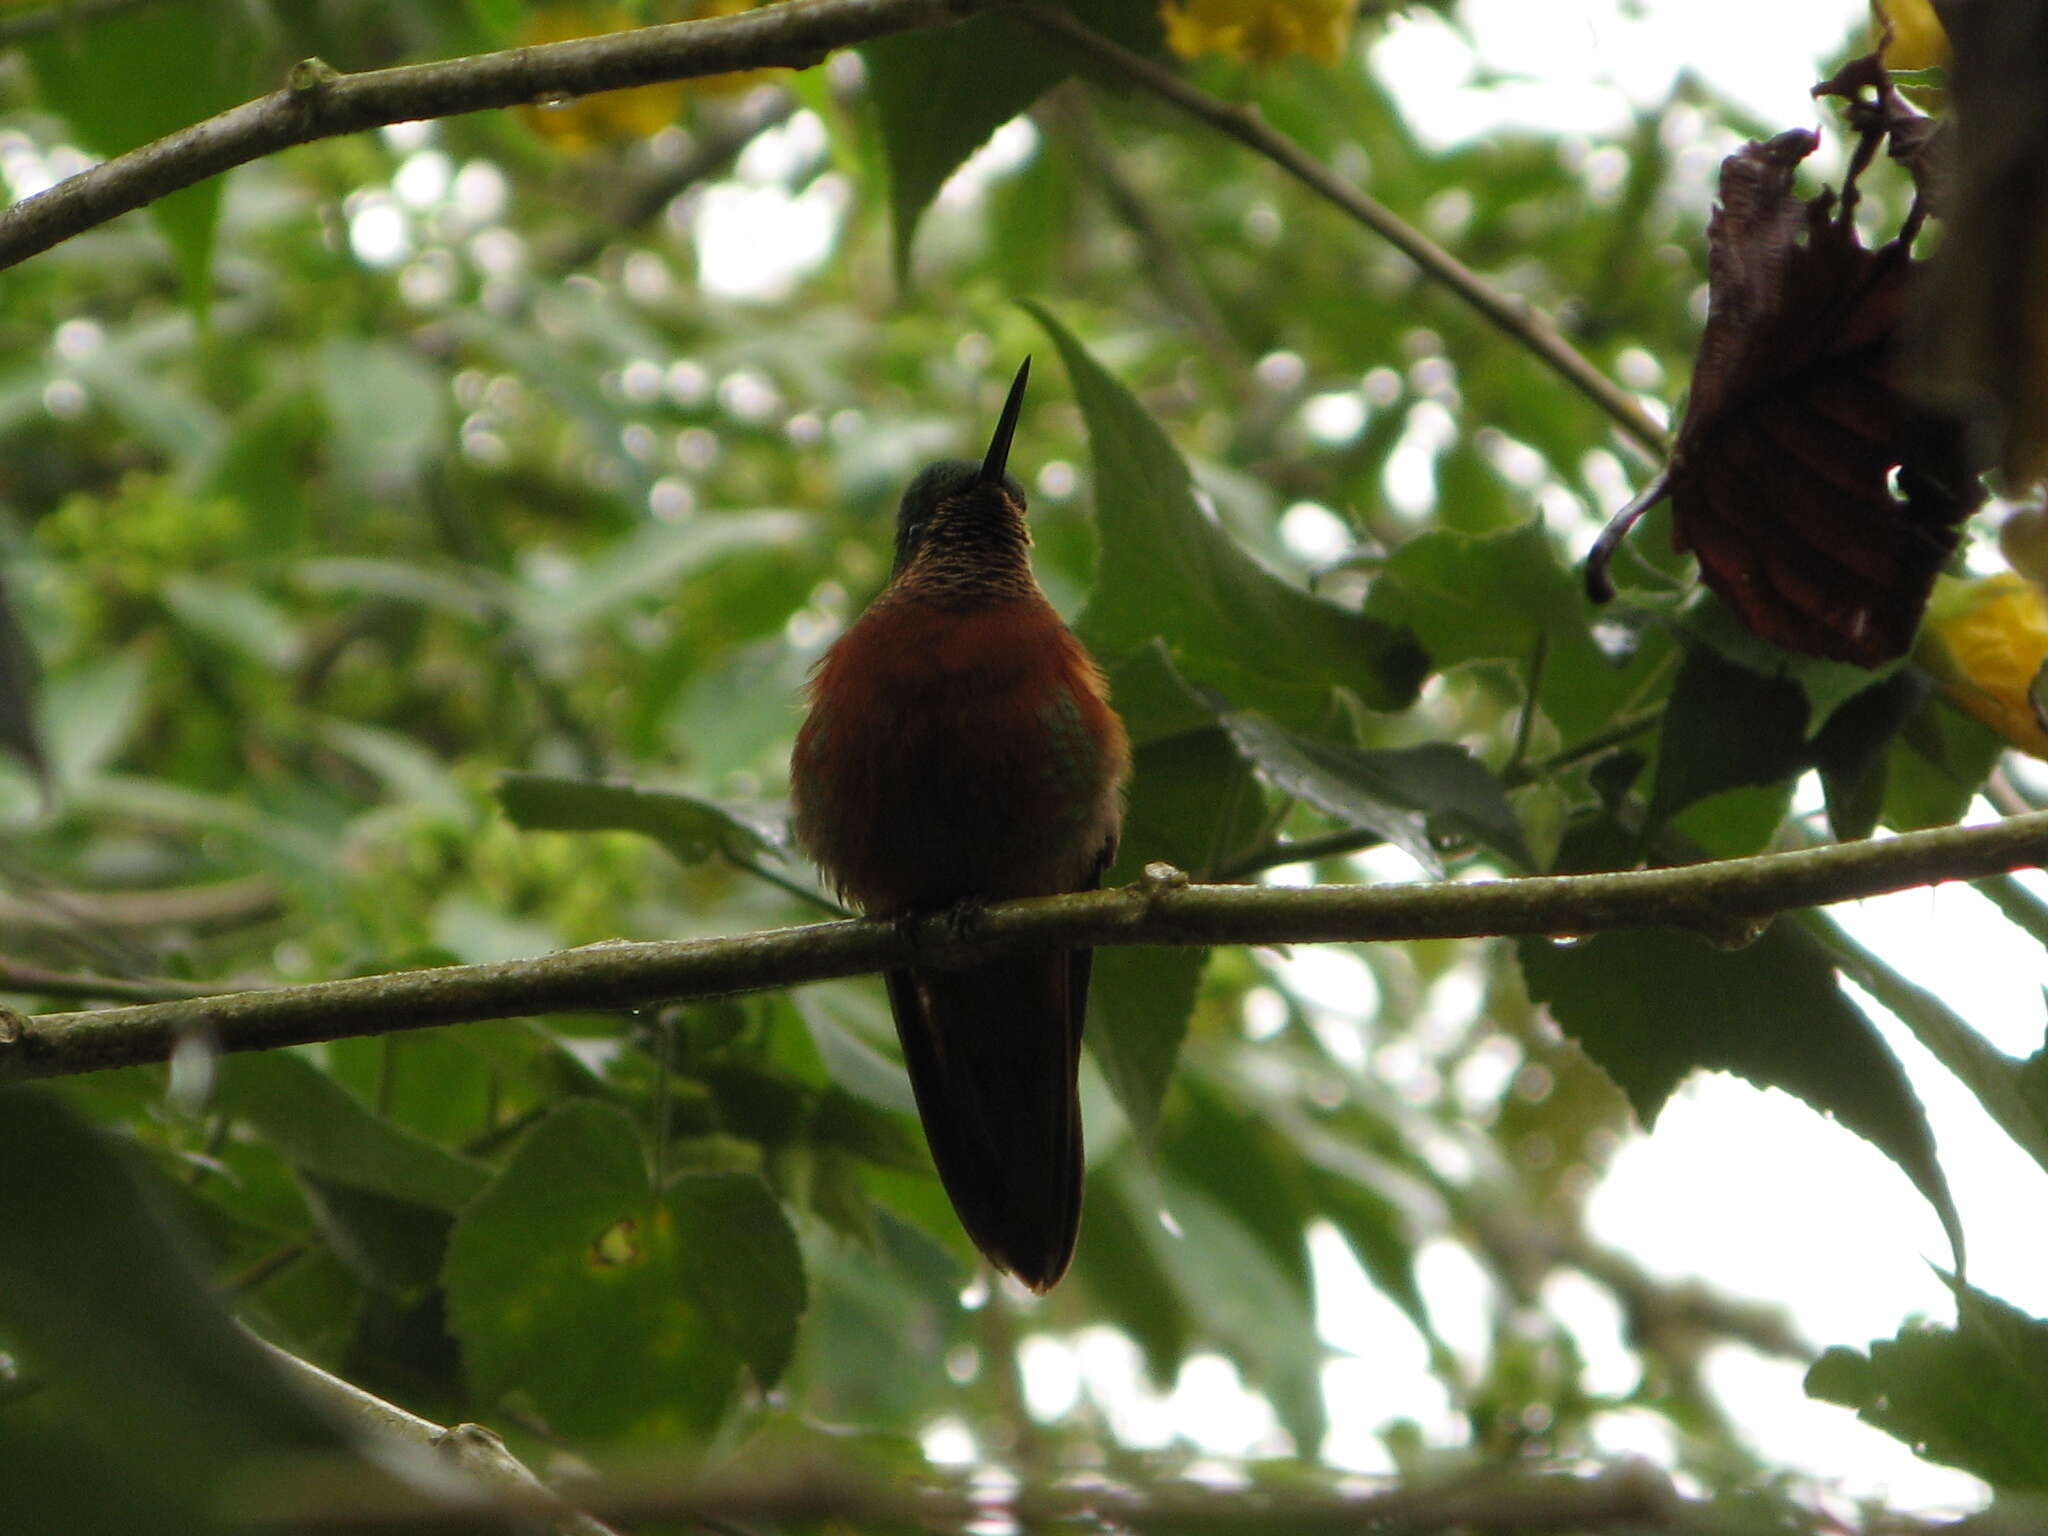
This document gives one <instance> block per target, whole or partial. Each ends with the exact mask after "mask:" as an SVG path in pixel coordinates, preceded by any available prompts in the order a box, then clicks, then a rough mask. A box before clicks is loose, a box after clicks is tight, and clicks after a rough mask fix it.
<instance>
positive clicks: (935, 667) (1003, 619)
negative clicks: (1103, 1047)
mask: <svg viewBox="0 0 2048 1536" xmlns="http://www.w3.org/2000/svg"><path fill="white" fill-rule="evenodd" d="M1030 374H1031V359H1030V358H1028V357H1027V358H1026V359H1025V360H1024V365H1023V366H1022V367H1021V368H1019V369H1018V370H1017V377H1016V379H1015V381H1014V382H1013V383H1012V384H1011V385H1010V393H1009V397H1008V399H1007V400H1006V401H1005V402H1004V405H1003V413H1002V416H1001V418H1000V419H999V420H998V422H997V423H996V430H995V435H994V436H993V437H992V438H991V439H990V441H989V445H988V452H987V453H986V454H985V455H983V457H982V459H981V462H980V463H978V464H977V463H975V462H973V461H971V460H965V459H946V460H941V461H940V462H938V463H936V464H932V465H929V466H927V467H926V468H925V469H924V471H923V472H922V473H920V474H919V475H918V476H917V478H916V479H915V480H913V481H911V483H910V487H909V489H908V490H906V491H905V492H904V493H903V501H902V504H901V506H900V507H899V508H898V510H897V514H896V559H895V566H894V569H893V571H892V572H891V574H890V577H889V582H888V585H887V586H886V587H884V588H883V589H882V591H881V593H880V594H879V595H878V596H877V597H876V598H875V599H874V601H873V602H872V603H870V604H869V605H868V608H867V611H866V612H864V613H863V614H862V615H861V616H860V618H859V619H858V620H856V621H855V622H854V624H853V625H852V627H850V628H849V629H848V630H847V631H846V632H845V634H843V635H841V636H840V637H839V639H838V640H837V641H836V642H835V643H834V644H833V646H832V647H831V649H830V650H828V651H827V652H826V653H825V655H824V657H823V658H822V659H821V660H820V661H819V663H818V666H817V668H816V670H815V671H814V672H813V673H812V675H811V680H810V686H809V700H810V710H809V713H808V715H807V716H806V718H805V720H804V723H803V727H802V729H801V730H799V731H798V733H797V738H796V747H795V750H794V752H793V753H792V755H791V758H790V798H791V801H792V804H793V808H794V826H795V832H796V837H797V841H798V843H799V844H800V845H801V846H802V847H803V848H804V849H805V850H806V851H807V852H808V853H809V854H810V856H811V857H812V858H813V859H814V860H815V861H816V862H817V864H818V867H819V868H820V870H821V871H823V873H824V875H825V877H826V879H827V881H828V882H829V883H830V884H831V885H832V886H834V887H835V888H836V889H837V890H838V891H839V893H840V894H841V895H842V896H843V897H845V898H846V899H847V900H848V901H850V902H852V903H853V905H855V906H856V907H858V908H859V909H860V910H861V911H862V912H864V913H866V914H867V915H869V916H871V917H881V918H891V919H898V920H901V919H908V918H914V917H918V916H924V915H929V914H934V913H940V912H946V911H949V910H951V911H960V912H970V911H972V910H973V909H974V908H975V907H978V906H979V905H981V904H983V903H986V902H992V901H1005V900H1009V899H1011V898H1014V897H1022V896H1050V895H1055V894H1058V893H1060V892H1063V891H1082V890H1092V889H1094V888H1095V887H1096V886H1098V885H1099V884H1101V881H1102V874H1103V871H1104V870H1105V869H1107V868H1108V867H1109V865H1110V862H1111V861H1112V860H1113V859H1114V858H1115V857H1116V847H1117V837H1118V833H1119V830H1120V828H1121V826H1122V822H1123V810H1124V784H1125V781H1126V780H1127V779H1128V777H1129V775H1130V762H1131V754H1130V744H1129V741H1128V739H1127V737H1126V736H1125V733H1124V726H1123V722H1122V720H1120V719H1119V718H1118V717H1117V714H1116V712H1115V711H1114V710H1113V709H1111V707H1110V703H1109V689H1108V685H1107V682H1106V681H1105V679H1104V677H1103V674H1102V670H1101V668H1100V667H1098V666H1097V665H1096V664H1095V661H1094V659H1093V658H1092V657H1090V656H1089V654H1088V652H1087V650H1086V649H1085V648H1084V647H1083V646H1082V644H1081V642H1080V641H1079V640H1078V639H1077V638H1076V637H1075V636H1074V633H1073V631H1071V630H1070V629H1068V628H1067V626H1066V625H1065V624H1064V623H1062V622H1061V620H1060V616H1059V614H1058V613H1056V612H1055V611H1054V610H1053V606H1052V604H1051V603H1049V602H1047V601H1046V598H1045V594H1044V593H1043V592H1042V591H1040V590H1039V586H1038V582H1037V580H1036V578H1034V577H1033V575H1032V573H1031V561H1030V555H1029V551H1030V547H1031V530H1030V527H1029V525H1028V524H1027V523H1026V521H1025V498H1024V488H1023V486H1021V485H1020V484H1018V482H1017V481H1016V479H1015V478H1014V477H1012V476H1011V475H1010V474H1009V473H1008V472H1007V465H1008V463H1009V457H1010V443H1011V440H1012V438H1014V437H1015V435H1016V431H1017V421H1018V417H1019V416H1020V415H1021V414H1022V412H1023V408H1024V387H1025V381H1026V380H1027V379H1028V378H1029V377H1030ZM1092 958H1093V956H1092V952H1091V951H1089V950H1085V949H1078V950H1061V951H1055V952H1051V953H1043V952H1041V953H1037V954H1027V955H1013V956H1007V957H1005V958H1003V959H1000V960H991V961H987V962H985V963H982V964H977V965H972V966H967V967H964V968H959V969H943V970H942V969H937V968H931V969H920V968H914V967H906V968H900V969H896V970H891V971H890V972H889V973H888V974H887V977H886V981H887V984H888V991H889V1007H890V1011H891V1013H892V1014H893V1015H894V1016H895V1020H896V1035H897V1039H898V1040H899V1041H901V1043H902V1047H903V1060H904V1065H905V1067H906V1068H907V1069H908V1071H909V1074H910V1084H911V1088H912V1090H913V1092H914V1093H915V1095H916V1099H917V1111H918V1117H919V1118H920V1119H921V1120H922V1121H923V1122H924V1131H925V1139H926V1140H927V1141H928V1142H929V1143H930V1146H931V1152H932V1161H933V1162H934V1163H935V1164H936V1165H937V1167H938V1171H939V1178H940V1181H941V1182H942V1183H943V1184H944V1185H945V1188H946V1193H947V1195H948V1196H949V1197H950V1198H951V1200H952V1202H953V1209H954V1211H955V1212H957V1213H958V1215H959V1217H960V1224H961V1225H962V1226H963V1227H965V1228H966V1230H967V1235H968V1236H969V1237H970V1238H972V1239H973V1241H974V1245H975V1246H976V1247H977V1248H979V1249H980V1250H981V1251H982V1253H983V1254H985V1255H986V1256H987V1257H988V1259H989V1260H990V1262H992V1263H993V1264H995V1265H996V1266H997V1267H998V1268H999V1269H1002V1270H1006V1271H1007V1272H1009V1273H1010V1274H1013V1275H1015V1276H1016V1277H1017V1278H1018V1279H1019V1280H1021V1281H1023V1283H1024V1284H1025V1285H1027V1286H1029V1287H1030V1288H1031V1289H1032V1290H1034V1291H1041V1292H1042V1291H1046V1290H1049V1289H1051V1287H1052V1286H1053V1285H1054V1284H1055V1283H1056V1282H1057V1281H1058V1280H1059V1278H1060V1276H1061V1275H1063V1274H1065V1273H1066V1269H1067V1265H1068V1262H1069V1261H1070V1260H1071V1259H1072V1258H1073V1256H1074V1239H1075V1237H1076V1235H1077V1234H1078V1233H1079V1231H1080V1224H1081V1177H1082V1149H1081V1105H1080V1100H1079V1097H1078V1093H1077V1073H1078V1072H1079V1070H1080V1060H1081V1054H1080V1053H1081V1026H1082V1018H1083V1014H1084V1012H1085V1010H1086V1008H1087V1002H1088V971H1089V962H1090V960H1091V959H1092Z"/></svg>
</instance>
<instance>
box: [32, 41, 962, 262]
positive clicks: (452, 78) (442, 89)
mask: <svg viewBox="0 0 2048 1536" xmlns="http://www.w3.org/2000/svg"><path fill="white" fill-rule="evenodd" d="M993 3H994V0H783V3H782V4H779V5H771V6H765V7H762V8H761V9H759V10H750V11H742V12H740V13H739V14H738V15H734V16H721V17H715V18H712V19H709V20H705V21H677V22H670V23H667V24H666V25H662V26H650V27H638V28H635V29H633V30H632V31H629V32H613V33H608V34H606V35H604V36H602V37H581V38H576V39H573V40H571V41H569V42H563V43H548V44H545V45H542V46H537V47H532V48H508V49H505V50H503V51H502V52H499V53H481V54H475V55H472V56H471V57H468V58H461V59H446V60H442V61H441V62H438V63H433V64H407V65H401V66H399V67H397V68H394V69H375V70H366V71H364V72H362V73H360V74H347V75H344V74H338V73H336V72H335V71H334V70H333V69H331V68H329V67H328V66H327V65H325V64H323V63H321V62H320V61H319V60H318V59H308V60H306V61H305V62H304V63H302V64H300V65H298V66H297V67H296V68H295V69H294V70H293V71H292V78H291V82H290V84H288V85H287V86H286V87H285V88H284V89H283V90H281V91H273V92H271V93H270V94H269V95H268V96H262V97H259V98H258V99H256V100H255V101H251V102H245V103H244V104H243V105H241V106H239V107H233V108H230V109H229V110H228V111H226V112H223V113H221V114H219V115H218V116H216V117H210V118H208V119H207V120H206V121H205V122H203V123H195V124H194V125H193V126H191V127H190V128H183V129H180V130H179V131H178V132H176V133H173V134H169V135H167V136H166V137H164V138H161V139H158V140H157V141H156V142H155V143H153V144H145V145H143V146H142V147H141V148H140V149H136V150H131V151H130V152H129V153H127V154H125V155H121V156H118V157H117V158H115V159H112V160H108V161H106V162H104V163H103V164H100V165H96V166H94V167H93V168H92V169H91V170H89V171H82V172H80V173H79V174H78V175H76V176H73V177H70V178H69V179H68V180H65V181H60V182H59V183H57V185H56V186H54V187H51V188H50V189H49V190H48V191H46V192H40V193H38V194H36V196H34V197H31V198H28V199H26V200H24V201H22V202H19V203H16V204H15V205H14V206H13V207H12V208H9V209H8V210H6V212H5V213H0V268H6V267H11V266H14V265H15V264H17V263H18V262H22V261H26V260H27V259H28V258H29V257H31V256H34V255H36V254H37V253H39V252H42V251H46V250H48V249H50V247H51V246H53V245H57V244H58V243H60V242H62V241H64V240H68V239H70V238H71V237H72V236H73V235H77V234H80V233H83V232H84V231H85V230H88V229H92V228H95V227H96V226H98V225H101V224H105V223H107V222H108V221H109V220H111V219H114V218H118V217H119V216H120V215H121V214H124V213H128V212H131V211H132V210H134V209H137V208H140V207H143V206H144V205H145V204H148V203H152V202H155V201H156V200H157V199H158V198H161V197H164V196H166V195H168V194H169V193H172V192H176V191H178V190H179V189H181V188H183V187H189V186H191V185H192V184H193V183H194V182H200V181H204V180H206V178H207V177H209V176H217V175H219V174H220V173H221V172H222V171H226V170H231V169H233V168H234V167H235V166H238V165H246V164H248V163H249V162H250V161H252V160H260V159H262V158H263V157H264V156H265V155H271V154H275V153H276V152H277V151H279V150H281V149H286V148H289V147H290V146H292V145H294V144H308V143H311V142H312V141H313V140H315V139H325V138H332V137H334V136H336V135H338V134H346V133H360V132H362V131H363V130H364V129H366V128H381V127H385V126H387V125H388V124H391V123H403V122H411V121H413V120H415V119H419V118H429V117H455V116H459V115H460V114H462V113H465V112H481V111H484V110H487V109H489V108H493V107H515V106H520V105H522V104H525V103H528V102H535V101H547V100H554V99H558V98H562V97H574V96H587V95H590V94H592V93H594V92H597V91H615V90H620V89H622V88H624V87H627V86H635V85H651V84H654V83H655V82H657V81H663V80H687V79H694V78H696V77H698V76H701V75H722V74H727V73H730V72H732V71H734V70H742V69H774V68H785V69H808V68H810V67H811V66H812V65H813V64H816V63H817V62H818V61H819V60H820V59H822V58H824V57H825V55H826V54H828V53H830V52H832V50H834V49H835V48H844V47H846V46H848V45H849V44H853V43H864V42H867V41H869V40H870V39H872V38H877V37H885V36H888V35H890V34H891V33H896V32H908V31H912V30H915V29H918V28H922V27H936V26H942V25H945V24H946V23H948V22H953V21H958V20H960V19H962V18H963V17H967V16H971V15H973V14H974V13H975V12H977V11H980V10H985V9H987V8H988V7H989V6H990V5H991V4H993Z"/></svg>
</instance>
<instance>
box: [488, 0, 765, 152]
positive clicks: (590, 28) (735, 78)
mask: <svg viewBox="0 0 2048 1536" xmlns="http://www.w3.org/2000/svg"><path fill="white" fill-rule="evenodd" d="M752 5H753V0H694V3H692V0H682V3H674V4H668V5H664V6H660V7H657V8H655V11H654V13H653V15H652V16H651V17H649V16H643V15H640V14H638V13H637V12H636V11H635V10H634V9H633V8H630V7H628V6H625V5H612V6H607V7H599V6H596V5H591V4H587V3H584V4H578V3H575V0H570V3H566V4H556V5H544V6H541V7H539V8H538V9H536V10H535V11H534V13H533V15H532V16H531V17H530V18H529V19H528V21H527V23H526V26H525V28H524V29H523V31H522V32H521V33H520V38H519V41H520V42H521V44H523V45H527V46H531V45H534V44H537V43H566V42H568V41H570V40H571V39H573V38H578V37H600V36H603V35H604V34H606V33H609V32H625V31H629V30H631V29H632V28H633V27H635V26H638V25H640V24H642V23H643V22H644V21H647V20H653V21H696V20H701V19H703V18H705V17H710V16H731V15H734V14H735V13H737V12H739V11H744V10H748V9H750V8H751V7H752ZM766 74H767V71H766V70H756V69H748V70H740V71H737V72H736V73H733V74H729V75H708V76H705V77H704V78H702V79H697V80H662V81H657V82H656V83H655V84H653V85H637V86H633V87H632V88H630V89H628V90H623V91H600V92H598V93H597V94H596V95H594V96H583V97H579V98H578V99H576V100H574V101H567V102H562V103H560V104H550V105H536V106H531V107H522V108H521V109H520V116H521V117H522V118H524V119H525V121H526V125H527V127H529V128H531V129H532V130H533V131H534V132H535V133H537V134H539V135H540V136H541V137H542V138H544V139H546V140H547V141H548V142H549V143H551V144H554V145H556V146H558V147H559V148H562V149H567V150H584V149H591V148H595V147H597V146H599V145H604V144H616V143H621V142H623V141H626V140H629V139H645V138H651V137H652V136H653V135H654V134H657V133H659V132H660V131H661V130H662V129H664V128H666V127H667V126H668V125H669V124H670V123H672V122H674V121H675V120H676V113H677V112H678V111H679V110H680V109H681V107H682V104H683V98H684V95H685V94H686V93H687V92H689V91H691V90H695V91H698V92H700V93H702V94H705V95H710V96H722V95H727V94H730V93H732V92H735V91H744V90H746V89H748V88H749V87H751V86H752V85H753V84H754V83H755V82H756V81H758V80H760V79H762V78H763V77H764V76H765V75H766Z"/></svg>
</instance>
